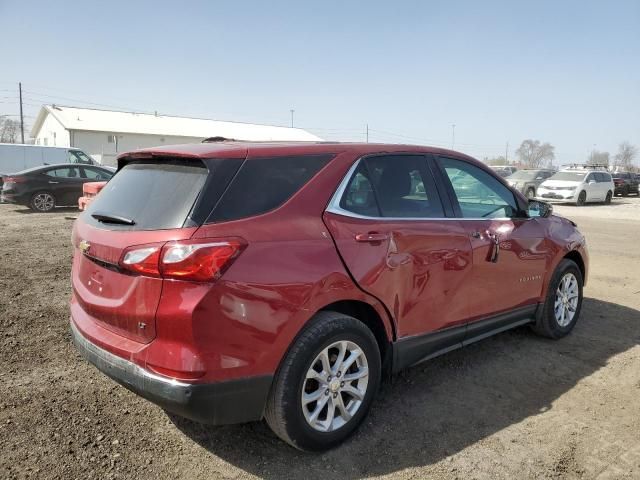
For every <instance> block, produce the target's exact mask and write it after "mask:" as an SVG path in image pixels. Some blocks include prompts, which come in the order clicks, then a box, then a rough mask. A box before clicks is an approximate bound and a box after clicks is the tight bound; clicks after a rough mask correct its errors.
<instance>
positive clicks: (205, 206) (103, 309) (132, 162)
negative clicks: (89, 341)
mask: <svg viewBox="0 0 640 480" xmlns="http://www.w3.org/2000/svg"><path fill="white" fill-rule="evenodd" d="M241 162H242V161H241V159H229V160H223V159H207V160H200V159H196V158H171V157H156V158H153V159H129V160H126V161H123V162H121V165H120V167H121V168H120V169H119V171H118V173H117V174H116V175H115V176H114V177H113V178H112V179H111V180H110V181H109V183H107V185H106V186H105V187H104V188H103V189H102V191H101V192H100V194H99V195H97V196H96V197H95V199H93V201H92V202H91V203H90V204H89V206H88V207H87V209H86V210H85V211H84V212H83V213H82V214H81V215H80V217H79V218H78V220H77V221H76V222H75V226H74V232H73V244H74V261H73V271H72V285H73V292H74V299H73V300H72V305H71V309H72V314H74V317H75V316H76V315H86V316H88V317H89V318H90V319H91V320H92V321H95V322H96V323H98V324H100V325H101V326H103V327H105V328H107V329H109V330H111V331H113V332H115V333H118V334H119V335H122V336H124V337H127V338H129V339H132V340H136V341H138V342H143V343H148V342H150V341H151V340H153V338H154V337H155V334H156V327H155V314H156V310H157V308H158V304H159V301H160V296H161V294H162V285H163V280H162V279H161V278H155V277H153V276H146V275H136V274H132V273H131V272H128V271H127V270H126V269H123V268H121V267H122V264H121V263H120V262H121V260H122V259H123V255H125V254H126V252H127V251H128V250H130V249H131V247H133V246H137V245H138V246H139V245H145V244H154V243H157V244H158V245H159V246H162V245H163V244H164V243H166V242H168V241H172V240H185V239H188V238H190V237H191V236H192V235H193V233H194V232H195V231H196V230H197V228H198V227H199V225H200V224H201V223H202V222H203V221H204V219H205V218H206V216H207V215H208V214H209V212H210V211H211V207H212V206H213V205H214V204H215V201H216V196H217V197H218V198H219V195H220V194H221V193H222V191H223V190H224V188H225V187H226V185H227V184H228V182H229V181H230V179H231V178H232V176H233V175H234V174H235V172H236V170H237V168H238V167H239V166H240V164H241Z"/></svg>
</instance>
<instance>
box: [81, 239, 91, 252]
mask: <svg viewBox="0 0 640 480" xmlns="http://www.w3.org/2000/svg"><path fill="white" fill-rule="evenodd" d="M78 248H79V249H80V251H81V252H82V253H87V252H88V251H89V248H91V244H90V243H89V242H87V241H86V240H82V241H81V242H80V243H79V244H78Z"/></svg>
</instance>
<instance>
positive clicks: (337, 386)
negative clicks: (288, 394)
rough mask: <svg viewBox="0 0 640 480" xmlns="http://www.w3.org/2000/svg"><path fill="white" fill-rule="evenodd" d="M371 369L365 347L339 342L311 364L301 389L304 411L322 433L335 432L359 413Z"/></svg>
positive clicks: (319, 355) (313, 426) (312, 424)
mask: <svg viewBox="0 0 640 480" xmlns="http://www.w3.org/2000/svg"><path fill="white" fill-rule="evenodd" d="M368 384H369V369H368V361H367V357H366V355H365V353H364V351H363V349H362V348H360V347H359V346H358V345H357V344H356V343H354V342H352V341H346V340H345V341H339V342H335V343H332V344H331V345H329V346H328V347H326V348H324V349H323V350H322V351H321V352H320V353H319V354H318V355H317V356H316V358H315V359H314V360H313V362H311V366H310V367H309V370H308V371H307V374H306V377H305V380H304V384H303V388H302V396H301V402H302V412H303V413H304V417H305V419H306V420H307V423H308V424H309V425H310V426H311V427H312V428H313V429H314V430H317V431H319V432H332V431H334V430H337V429H339V428H340V427H342V426H344V425H345V424H346V423H347V422H348V421H349V420H351V418H353V416H354V415H355V414H356V412H357V411H358V409H359V408H360V406H361V405H362V401H363V399H364V397H365V394H366V393H367V386H368Z"/></svg>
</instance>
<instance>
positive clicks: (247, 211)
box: [208, 154, 333, 223]
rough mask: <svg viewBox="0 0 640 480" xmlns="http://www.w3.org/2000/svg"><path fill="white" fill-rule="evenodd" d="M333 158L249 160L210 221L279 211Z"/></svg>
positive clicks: (217, 206)
mask: <svg viewBox="0 0 640 480" xmlns="http://www.w3.org/2000/svg"><path fill="white" fill-rule="evenodd" d="M332 158H333V155H326V154H323V155H303V156H287V157H272V158H259V159H251V160H247V161H246V162H245V163H244V165H243V166H242V167H241V168H240V171H239V172H238V174H237V175H236V177H235V178H234V180H233V181H232V182H231V185H230V186H229V188H228V189H227V191H226V192H225V193H224V195H223V196H222V199H221V200H220V202H219V203H218V205H216V207H215V209H214V210H213V212H212V214H211V216H210V217H209V219H208V222H209V223H213V222H224V221H229V220H237V219H240V218H246V217H252V216H255V215H260V214H261V213H266V212H268V211H270V210H273V209H275V208H278V207H279V206H281V205H283V204H284V203H285V202H286V201H287V200H289V198H291V197H292V196H293V195H294V194H295V193H296V192H297V191H298V190H300V189H301V188H302V187H303V186H304V185H305V184H306V183H307V182H308V181H309V180H310V179H311V177H313V176H314V175H315V174H316V173H318V171H320V169H321V168H322V167H324V166H325V165H326V164H327V163H328V162H329V161H330V160H331V159H332Z"/></svg>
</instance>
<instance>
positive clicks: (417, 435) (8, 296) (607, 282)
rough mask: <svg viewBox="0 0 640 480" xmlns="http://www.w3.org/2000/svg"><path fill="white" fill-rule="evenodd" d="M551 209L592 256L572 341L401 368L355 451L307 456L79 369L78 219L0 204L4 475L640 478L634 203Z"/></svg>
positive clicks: (527, 337)
mask: <svg viewBox="0 0 640 480" xmlns="http://www.w3.org/2000/svg"><path fill="white" fill-rule="evenodd" d="M556 212H558V213H561V214H563V215H566V216H568V217H570V218H573V219H575V220H576V221H577V223H578V225H579V227H580V228H581V229H582V231H583V232H584V233H585V234H586V235H587V237H588V242H589V248H590V252H591V276H590V279H589V284H588V286H587V288H586V290H585V295H586V299H585V302H584V307H583V311H582V318H581V320H580V322H579V323H578V325H577V327H576V329H575V331H574V333H573V334H572V335H570V336H569V337H567V338H565V339H564V340H561V341H559V342H553V341H548V340H543V339H541V338H538V337H536V336H534V335H533V334H531V333H530V332H529V330H528V329H526V328H523V329H519V330H516V331H513V332H509V333H505V334H502V335H499V336H497V337H495V338H492V339H489V340H487V341H485V342H482V343H479V344H475V345H473V346H471V347H468V348H466V349H464V350H461V351H457V352H454V353H451V354H449V355H446V356H444V357H440V358H438V359H436V360H434V361H431V362H430V363H427V364H425V365H424V366H420V367H416V368H413V369H411V370H409V371H406V372H404V373H403V374H402V375H399V376H398V377H396V378H395V379H394V381H393V383H388V384H386V385H384V386H383V389H382V391H381V392H380V395H379V397H378V400H377V402H376V403H375V405H374V407H373V410H372V412H371V415H370V416H369V418H368V421H367V422H366V423H365V424H364V425H363V427H362V428H361V429H360V430H359V432H358V433H357V435H356V436H355V437H354V438H353V439H352V440H350V441H348V442H347V443H346V444H345V445H343V446H342V447H340V448H338V449H336V450H334V451H331V452H329V453H326V454H323V455H311V454H304V453H301V452H298V451H296V450H294V449H292V448H290V447H288V446H287V445H285V444H284V443H282V442H281V441H279V440H277V439H276V438H275V437H274V435H272V434H271V432H270V430H269V429H268V428H267V427H266V426H265V425H264V424H262V423H255V424H249V425H240V426H229V427H219V428H205V427H201V426H198V425H195V424H193V423H190V422H187V421H184V420H180V419H175V418H169V417H168V416H167V415H166V414H165V413H164V412H163V411H162V410H160V409H159V408H157V407H155V406H153V405H151V404H150V403H148V402H146V401H143V400H141V399H139V398H137V397H136V396H134V395H133V394H131V393H129V392H128V391H127V390H125V389H124V388H122V387H120V386H118V385H116V384H115V383H113V382H112V381H110V380H108V379H107V378H106V377H104V376H103V375H101V374H99V373H98V372H97V371H96V370H95V369H94V368H92V367H90V366H89V365H87V364H86V363H85V362H84V361H82V360H81V359H80V357H79V356H78V355H77V354H76V353H75V351H74V349H73V348H72V346H71V344H70V336H69V333H68V325H67V323H68V311H67V304H66V302H67V298H68V297H69V293H70V286H69V270H70V259H71V249H70V245H69V238H70V228H71V223H72V222H71V221H70V220H66V219H65V216H68V215H73V214H75V212H73V211H58V212H56V213H53V214H34V213H30V212H28V211H27V210H24V209H22V208H16V207H13V206H9V205H0V365H1V368H0V478H23V477H36V478H65V479H66V478H171V479H174V478H230V479H231V478H233V479H235V478H256V477H258V478H268V479H282V478H305V479H312V478H322V479H325V480H326V479H329V478H340V479H343V480H344V479H359V478H373V477H376V478H378V477H384V478H402V479H409V478H416V479H417V478H437V479H454V478H461V479H462V478H464V479H467V478H478V479H485V478H486V479H489V478H491V479H493V478H611V479H620V478H640V346H639V344H640V253H639V252H640V250H639V248H638V244H637V243H636V242H638V241H639V239H640V199H637V198H628V199H615V200H614V205H612V206H609V207H605V206H590V207H583V208H577V207H569V206H566V207H564V206H563V207H557V208H556Z"/></svg>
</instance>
